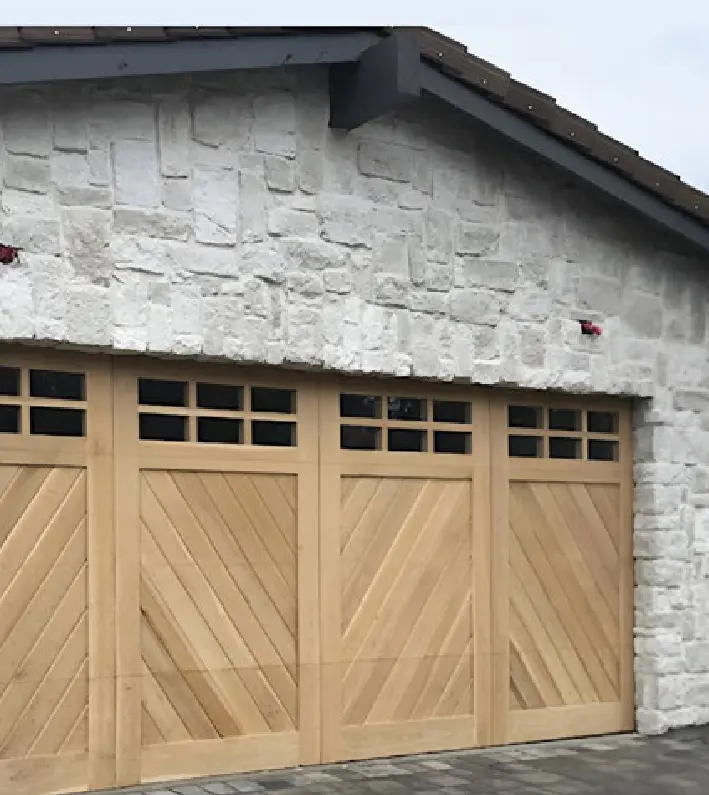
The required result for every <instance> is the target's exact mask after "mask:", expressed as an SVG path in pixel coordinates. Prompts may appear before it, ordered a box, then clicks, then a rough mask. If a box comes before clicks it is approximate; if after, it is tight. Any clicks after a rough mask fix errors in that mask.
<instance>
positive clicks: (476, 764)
mask: <svg viewBox="0 0 709 795" xmlns="http://www.w3.org/2000/svg"><path fill="white" fill-rule="evenodd" d="M168 786H169V789H168V788H167V787H168ZM631 792H632V793H635V792H637V793H639V794H640V795H694V793H696V794H697V795H706V793H707V792H709V753H707V748H706V745H705V744H704V743H703V742H702V741H701V738H699V737H698V735H695V734H686V735H682V736H681V737H673V738H657V739H655V738H652V739H639V738H636V737H633V736H628V737H622V738H621V737H619V738H615V737H611V738H603V739H602V740H581V741H566V742H560V743H544V744H540V745H530V746H524V747H514V748H500V749H484V750H472V751H461V752H457V753H446V754H427V755H421V756H408V757H402V758H401V759H395V760H375V761H371V762H355V763H351V764H344V765H327V766H323V767H322V768H317V767H312V768H305V769H300V768H299V769H294V770H285V771H275V772H269V773H262V774H249V775H235V776H219V777H215V778H213V779H204V780H198V781H195V782H192V783H180V784H176V785H174V786H170V785H167V786H166V785H162V788H160V785H156V786H155V788H154V789H150V788H143V789H134V790H121V795H238V794H239V793H244V795H252V794H253V795H505V793H510V795H628V793H631ZM103 795H108V793H103Z"/></svg>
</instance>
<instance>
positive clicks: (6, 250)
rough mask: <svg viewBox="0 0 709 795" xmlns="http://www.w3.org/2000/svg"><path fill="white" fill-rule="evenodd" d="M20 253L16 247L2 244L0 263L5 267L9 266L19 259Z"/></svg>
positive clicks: (0, 247) (0, 246) (0, 245)
mask: <svg viewBox="0 0 709 795" xmlns="http://www.w3.org/2000/svg"><path fill="white" fill-rule="evenodd" d="M19 251H20V249H19V248H16V247H15V246H3V245H2V244H0V262H1V263H2V264H3V265H9V264H10V263H11V262H14V261H15V260H16V259H17V254H18V252H19Z"/></svg>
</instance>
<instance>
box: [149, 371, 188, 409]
mask: <svg viewBox="0 0 709 795" xmlns="http://www.w3.org/2000/svg"><path fill="white" fill-rule="evenodd" d="M138 403H141V404H142V405H143V406H177V407H182V406H186V405H187V382H186V381H164V380H162V379H157V378H139V379H138Z"/></svg>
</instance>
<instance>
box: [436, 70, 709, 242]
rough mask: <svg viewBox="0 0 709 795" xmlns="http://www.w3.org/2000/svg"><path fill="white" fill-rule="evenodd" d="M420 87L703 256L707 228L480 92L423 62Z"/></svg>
mask: <svg viewBox="0 0 709 795" xmlns="http://www.w3.org/2000/svg"><path fill="white" fill-rule="evenodd" d="M421 88H422V92H423V93H424V95H426V94H428V95H430V96H433V97H436V98H438V99H440V100H443V101H444V102H446V103H448V104H449V105H452V106H453V107H455V108H458V109H459V110H461V111H463V112H464V113H465V114H467V115H468V116H470V117H471V118H473V119H475V121H477V122H479V123H480V124H483V125H484V126H486V127H488V128H489V129H491V130H494V131H495V132H496V133H498V134H500V135H502V136H504V137H505V138H507V139H508V140H510V141H512V142H514V143H515V144H518V145H519V146H522V147H524V148H525V149H527V150H528V151H530V152H533V153H534V154H536V155H539V156H540V157H542V158H544V159H545V160H547V161H549V162H550V163H553V164H554V165H556V166H559V167H560V168H562V169H564V170H565V171H566V172H568V173H570V174H573V175H574V176H576V177H578V178H579V179H580V180H582V181H584V182H586V183H588V184H590V185H592V186H593V187H594V188H596V189H597V190H600V191H601V192H602V193H604V194H605V195H606V196H608V197H609V198H611V199H613V200H615V201H618V202H620V203H621V204H623V205H625V206H626V207H628V208H630V209H632V210H634V211H636V212H638V213H640V214H641V215H643V216H645V217H646V218H649V219H651V220H652V221H654V222H655V223H657V224H659V225H660V226H662V227H664V228H665V229H667V230H669V231H670V232H672V233H674V234H677V235H679V236H680V237H682V238H684V239H685V240H686V241H688V242H689V243H691V244H693V245H694V246H698V247H699V248H700V249H702V250H703V251H704V252H709V227H707V226H705V225H704V224H703V223H701V222H700V221H698V220H695V219H694V218H692V217H691V216H689V215H687V214H685V213H683V212H682V211H681V210H677V209H675V208H673V207H671V206H670V205H669V204H667V203H666V202H664V201H662V199H659V198H657V197H656V196H653V195H652V194H651V193H649V192H648V191H646V190H644V189H643V188H641V187H639V186H637V185H635V184H634V183H633V182H631V181H630V180H628V179H625V178H623V177H622V176H621V175H620V174H617V173H615V172H614V171H612V170H611V169H609V168H607V167H606V166H604V165H602V164H601V163H598V162H596V161H595V160H593V159H592V158H590V157H586V156H584V155H583V154H582V153H581V152H579V151H577V150H575V149H573V148H572V147H570V146H568V145H567V144H565V143H564V142H563V141H560V140H559V139H557V138H555V137H554V136H553V135H551V134H550V133H547V132H545V131H544V130H542V129H540V128H539V127H536V126H535V125H534V124H531V123H530V122H528V121H525V120H524V119H523V118H521V117H520V116H518V115H517V114H515V113H514V112H512V111H511V110H508V109H507V108H504V107H502V106H500V105H497V104H496V103H494V102H492V101H491V100H490V99H488V98H487V97H486V96H485V95H484V94H482V93H481V92H478V91H475V90H474V89H470V88H467V87H466V86H464V85H462V84H460V83H458V82H457V81H455V80H453V79H451V78H449V77H447V76H446V75H443V74H441V73H440V72H438V71H437V70H436V69H434V68H433V67H431V66H428V65H427V64H423V63H422V65H421Z"/></svg>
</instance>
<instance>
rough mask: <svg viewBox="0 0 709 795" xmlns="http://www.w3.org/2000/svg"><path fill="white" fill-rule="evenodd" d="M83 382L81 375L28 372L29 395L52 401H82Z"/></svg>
mask: <svg viewBox="0 0 709 795" xmlns="http://www.w3.org/2000/svg"><path fill="white" fill-rule="evenodd" d="M84 382H85V376H84V374H83V373H64V372H58V371H55V370H30V395H31V396H32V397H37V398H52V399H54V400H84V386H85V383H84ZM71 435H76V434H71Z"/></svg>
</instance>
